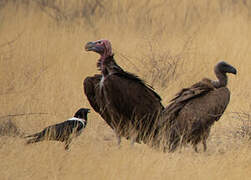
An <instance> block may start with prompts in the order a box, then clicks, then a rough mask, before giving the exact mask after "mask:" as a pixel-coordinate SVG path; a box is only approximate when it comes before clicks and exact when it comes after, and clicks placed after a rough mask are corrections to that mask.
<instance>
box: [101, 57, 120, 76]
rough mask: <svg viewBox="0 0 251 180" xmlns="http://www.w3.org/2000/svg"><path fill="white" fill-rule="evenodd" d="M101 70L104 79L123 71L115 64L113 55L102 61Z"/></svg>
mask: <svg viewBox="0 0 251 180" xmlns="http://www.w3.org/2000/svg"><path fill="white" fill-rule="evenodd" d="M100 69H101V72H102V75H103V76H104V77H106V76H108V75H111V74H114V73H117V72H121V71H123V70H122V68H121V67H120V66H119V65H118V64H117V63H116V62H115V60H114V58H113V55H112V56H108V57H106V58H105V59H101V60H100Z"/></svg>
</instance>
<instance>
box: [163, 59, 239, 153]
mask: <svg viewBox="0 0 251 180" xmlns="http://www.w3.org/2000/svg"><path fill="white" fill-rule="evenodd" d="M226 73H232V74H236V69H235V68H234V67H232V66H231V65H229V64H227V63H225V62H223V61H222V62H219V63H218V64H217V65H216V66H215V74H216V76H217V77H218V81H212V80H210V79H203V80H202V81H200V82H198V83H196V84H194V85H192V86H191V87H190V88H185V89H182V90H181V91H180V92H179V93H178V94H177V95H176V96H175V98H173V99H172V100H171V104H169V105H168V106H167V107H166V109H165V110H164V112H163V120H164V121H163V122H162V124H161V126H163V125H164V124H165V125H166V127H165V128H167V129H166V130H165V132H166V135H167V138H166V140H167V141H166V143H167V144H168V148H169V150H170V151H174V150H175V149H176V148H177V146H178V145H182V144H185V143H191V144H192V145H193V146H194V149H195V151H196V152H197V144H198V143H199V142H200V141H203V145H204V151H205V150H206V140H207V138H208V136H209V132H210V127H211V126H212V125H213V123H214V122H215V121H218V120H219V119H220V117H221V116H222V114H223V113H224V111H225V109H226V107H227V105H228V103H229V100H230V91H229V90H228V88H227V87H226V85H227V75H226Z"/></svg>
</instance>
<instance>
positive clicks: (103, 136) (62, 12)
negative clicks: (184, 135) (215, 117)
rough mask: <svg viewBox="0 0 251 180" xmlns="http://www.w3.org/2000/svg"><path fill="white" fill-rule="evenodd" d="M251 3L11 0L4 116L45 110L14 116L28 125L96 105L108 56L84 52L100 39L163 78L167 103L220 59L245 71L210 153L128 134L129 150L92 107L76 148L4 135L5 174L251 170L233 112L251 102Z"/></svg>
mask: <svg viewBox="0 0 251 180" xmlns="http://www.w3.org/2000/svg"><path fill="white" fill-rule="evenodd" d="M250 12H251V2H250V1H245V0H243V1H231V0H221V1H220V0H211V1H209V0H202V1H187V0H178V1H176V0H175V1H174V0H170V1H164V0H158V1H149V0H142V1H140V2H138V1H133V0H128V1H108V0H103V1H101V0H100V1H98V0H95V1H93V0H78V1H73V0H72V1H69V0H56V1H48V0H37V1H35V0H34V1H33V0H20V1H16V0H8V1H7V0H1V1H0V37H1V38H0V109H1V111H0V116H6V115H11V114H29V113H44V114H34V115H32V116H29V115H27V116H26V115H24V116H15V117H12V121H13V122H14V123H15V125H16V126H17V127H18V128H20V129H21V130H22V131H24V132H25V133H32V132H36V131H39V130H41V129H42V128H44V127H46V126H48V125H50V124H53V123H57V122H60V121H63V120H64V119H66V118H69V117H71V116H72V113H73V112H74V111H75V109H77V108H79V107H90V105H89V103H88V101H87V99H86V97H85V96H84V93H83V85H82V83H83V80H84V78H85V77H86V76H91V75H93V74H95V73H97V70H96V60H97V58H98V56H97V55H95V54H93V53H86V52H85V51H84V44H85V43H86V42H87V41H90V40H97V39H101V38H107V39H109V40H110V41H111V42H112V46H113V49H114V52H115V58H116V60H117V62H118V64H120V65H121V66H122V67H123V68H124V69H126V70H128V71H130V72H133V73H136V74H137V75H139V76H140V77H142V78H143V79H144V80H146V81H147V82H148V83H149V84H152V85H154V88H155V89H156V91H157V92H158V93H159V94H160V95H161V97H162V98H163V104H164V105H167V104H168V101H169V100H170V99H171V98H172V97H173V95H174V94H175V93H176V92H177V91H178V90H179V89H180V88H183V87H187V86H190V85H191V84H193V83H195V82H197V81H199V80H201V79H202V78H204V77H208V78H212V79H215V75H214V73H213V67H214V65H215V64H216V62H217V61H219V60H222V59H223V60H225V61H227V62H228V63H230V64H232V65H233V66H235V67H236V68H237V70H238V75H237V76H236V77H233V76H230V77H229V86H228V87H229V89H230V91H231V101H230V104H229V106H228V108H227V110H226V112H225V113H224V115H223V117H222V118H221V119H220V121H219V122H217V123H215V125H214V126H213V128H212V131H211V134H210V137H209V140H208V151H207V152H206V153H199V154H196V153H194V152H193V149H192V148H191V147H190V146H188V147H186V148H183V149H182V150H181V151H180V152H175V153H165V154H164V153H161V152H159V151H158V150H154V149H151V148H149V147H148V146H146V145H143V144H136V145H135V146H134V147H133V148H131V147H130V142H128V141H126V140H124V139H123V141H122V146H121V148H120V149H119V148H118V147H117V146H116V138H115V136H114V134H113V132H112V131H111V129H110V128H109V127H108V126H107V125H106V124H105V123H104V121H103V120H102V118H101V117H100V116H99V115H97V114H96V113H95V112H94V111H92V113H91V114H90V116H89V121H88V125H87V127H86V129H85V131H84V132H83V134H82V135H81V136H80V137H79V138H77V139H76V140H74V141H73V143H72V146H71V151H70V152H65V151H64V148H63V147H62V146H61V145H59V144H58V142H43V143H38V144H34V145H31V146H26V145H24V144H25V141H24V140H23V139H22V138H18V137H9V136H1V137H0V159H1V163H0V179H3V180H5V179H37V180H39V179H109V180H111V179H126V180H127V179H179V180H180V179H250V177H251V166H250V164H251V153H250V142H249V141H248V140H247V139H246V138H235V137H233V136H231V134H232V132H233V131H235V130H236V131H237V130H238V128H239V127H241V126H242V120H240V119H238V118H233V116H232V112H246V113H249V114H250V111H251V101H250V100H251V93H250V89H251V84H250V78H251V76H250V67H251V61H250V59H251V54H250V47H251V44H250V42H251V32H250V28H251V21H250V17H251V16H250ZM149 42H150V44H151V46H152V47H153V48H152V52H151V50H149ZM153 55H154V56H153ZM170 63H171V66H170V67H169V64H170ZM173 64H174V66H172V65H173ZM176 64H177V67H176V66H175V65H176ZM168 68H170V71H168ZM169 73H170V74H169ZM0 121H2V119H0ZM236 131H235V132H236Z"/></svg>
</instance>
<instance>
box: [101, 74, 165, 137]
mask: <svg viewBox="0 0 251 180" xmlns="http://www.w3.org/2000/svg"><path fill="white" fill-rule="evenodd" d="M128 76H130V78H128ZM103 89H104V92H105V94H106V98H107V101H108V103H109V107H110V109H112V110H113V112H114V114H118V115H119V116H120V117H121V121H120V124H121V128H123V127H126V128H128V124H130V123H131V124H133V127H134V128H135V129H136V130H137V132H138V133H139V136H141V137H138V138H140V139H144V138H143V137H142V136H148V135H149V134H150V133H151V132H152V128H154V124H155V122H156V117H157V115H159V113H160V112H161V111H162V110H163V109H164V107H163V106H162V104H161V100H160V98H159V96H158V95H156V93H155V92H154V91H153V90H152V89H151V88H149V87H147V86H146V85H144V84H143V82H142V81H140V80H139V79H138V78H137V79H136V78H135V79H133V78H132V76H131V74H130V75H126V74H125V73H123V74H121V73H116V74H112V75H109V76H108V77H107V78H106V79H105V81H104V84H103Z"/></svg>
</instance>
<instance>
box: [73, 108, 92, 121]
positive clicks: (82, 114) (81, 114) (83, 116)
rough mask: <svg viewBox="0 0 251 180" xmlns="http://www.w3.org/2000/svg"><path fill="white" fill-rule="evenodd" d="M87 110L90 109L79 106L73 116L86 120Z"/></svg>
mask: <svg viewBox="0 0 251 180" xmlns="http://www.w3.org/2000/svg"><path fill="white" fill-rule="evenodd" d="M89 112H90V109H87V108H81V109H79V110H78V111H77V112H76V113H75V115H74V117H76V118H80V119H85V120H87V114H88V113H89Z"/></svg>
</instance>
